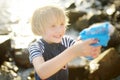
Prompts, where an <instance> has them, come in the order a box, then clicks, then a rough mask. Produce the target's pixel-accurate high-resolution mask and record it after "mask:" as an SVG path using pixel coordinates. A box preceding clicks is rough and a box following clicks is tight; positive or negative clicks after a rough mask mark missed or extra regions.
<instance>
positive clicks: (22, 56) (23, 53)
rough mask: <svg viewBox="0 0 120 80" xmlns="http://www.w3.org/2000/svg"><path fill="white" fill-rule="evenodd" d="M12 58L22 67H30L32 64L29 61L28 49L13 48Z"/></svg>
mask: <svg viewBox="0 0 120 80" xmlns="http://www.w3.org/2000/svg"><path fill="white" fill-rule="evenodd" d="M13 56H14V60H15V63H16V65H17V66H19V67H22V68H30V67H32V64H31V63H30V61H29V53H28V50H27V49H26V48H25V49H14V55H13Z"/></svg>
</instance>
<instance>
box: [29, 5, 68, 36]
mask: <svg viewBox="0 0 120 80" xmlns="http://www.w3.org/2000/svg"><path fill="white" fill-rule="evenodd" d="M61 22H62V23H64V24H65V26H66V25H67V24H68V18H67V16H66V14H65V11H64V10H63V9H61V8H59V7H56V6H45V7H42V8H38V9H37V10H35V12H34V13H33V16H32V19H31V26H32V31H33V33H34V34H35V35H38V36H41V35H42V34H43V33H44V31H45V28H47V26H49V25H51V23H61Z"/></svg>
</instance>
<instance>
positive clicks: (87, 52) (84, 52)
mask: <svg viewBox="0 0 120 80" xmlns="http://www.w3.org/2000/svg"><path fill="white" fill-rule="evenodd" d="M97 42H98V41H97V40H96V39H87V40H84V41H82V40H80V39H79V40H77V42H76V43H75V44H74V45H73V46H72V47H73V49H72V51H73V52H74V53H76V54H77V55H78V56H93V55H94V56H97V55H96V54H98V52H100V50H99V49H100V47H94V46H92V45H91V44H94V43H97ZM93 52H94V53H93Z"/></svg>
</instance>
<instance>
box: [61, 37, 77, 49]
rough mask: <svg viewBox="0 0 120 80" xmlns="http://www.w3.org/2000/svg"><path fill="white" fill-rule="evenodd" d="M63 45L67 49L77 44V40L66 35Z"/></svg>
mask: <svg viewBox="0 0 120 80" xmlns="http://www.w3.org/2000/svg"><path fill="white" fill-rule="evenodd" d="M61 43H62V45H65V47H70V46H71V45H73V44H74V43H75V40H74V39H73V38H72V37H70V36H67V35H65V36H63V38H62V42H61Z"/></svg>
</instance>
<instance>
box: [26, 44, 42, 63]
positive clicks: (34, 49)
mask: <svg viewBox="0 0 120 80" xmlns="http://www.w3.org/2000/svg"><path fill="white" fill-rule="evenodd" d="M28 51H29V60H30V62H31V63H32V61H33V59H34V58H35V57H38V56H42V54H43V52H44V45H43V44H42V43H41V42H34V43H32V44H31V45H30V46H29V47H28Z"/></svg>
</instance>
